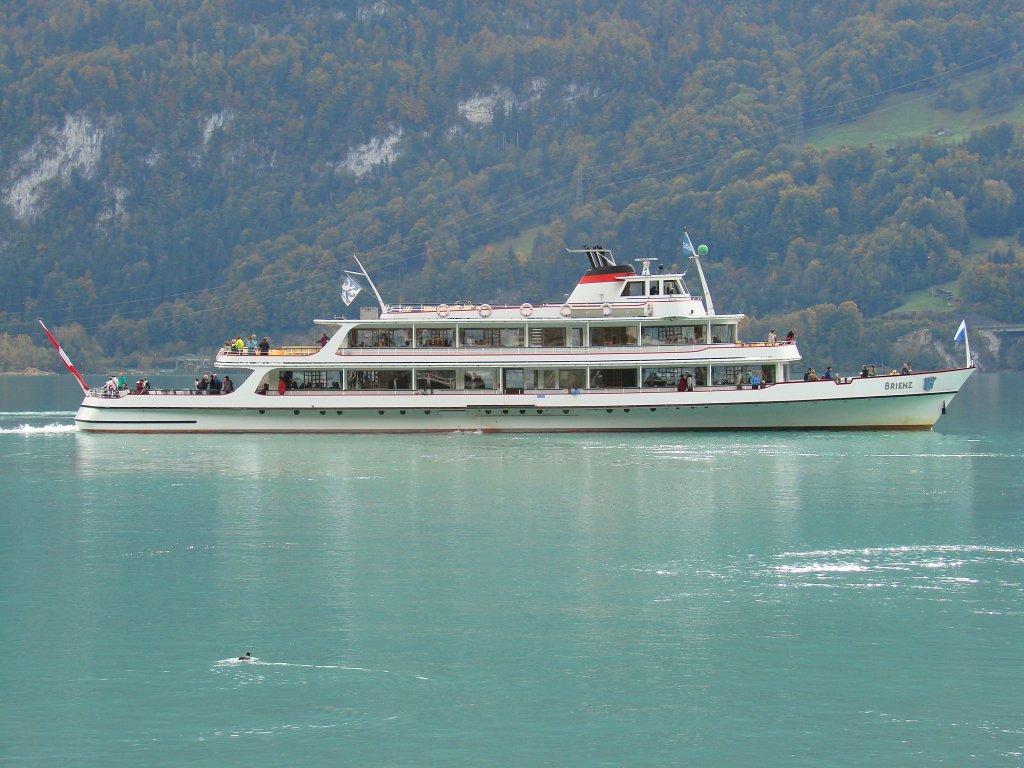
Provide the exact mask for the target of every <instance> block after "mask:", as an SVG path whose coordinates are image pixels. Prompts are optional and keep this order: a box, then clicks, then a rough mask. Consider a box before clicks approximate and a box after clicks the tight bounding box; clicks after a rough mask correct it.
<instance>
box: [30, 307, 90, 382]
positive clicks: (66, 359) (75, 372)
mask: <svg viewBox="0 0 1024 768" xmlns="http://www.w3.org/2000/svg"><path fill="white" fill-rule="evenodd" d="M39 325H40V326H42V328H43V333H45V334H46V338H48V339H49V340H50V343H51V344H53V348H54V349H56V350H57V354H58V355H60V359H61V360H62V361H63V362H64V367H65V368H67V369H68V371H70V373H71V375H72V376H74V377H75V378H76V379H78V383H79V385H80V386H81V387H82V391H83V392H85V394H87V395H88V394H89V385H88V384H86V383H85V379H83V378H82V374H80V373H79V372H78V369H77V368H75V366H74V363H72V362H71V358H69V357H68V356H67V355H66V354H65V353H64V350H63V349H61V348H60V344H58V343H57V340H56V339H55V338H53V334H52V333H50V329H49V328H47V327H46V326H45V325H43V321H42V320H40V321H39Z"/></svg>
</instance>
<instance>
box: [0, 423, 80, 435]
mask: <svg viewBox="0 0 1024 768" xmlns="http://www.w3.org/2000/svg"><path fill="white" fill-rule="evenodd" d="M77 431H78V427H76V426H75V425H74V424H43V425H39V426H35V425H32V424H19V425H18V426H16V427H0V435H66V434H67V433H69V432H77Z"/></svg>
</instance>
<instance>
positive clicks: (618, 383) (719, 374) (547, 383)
mask: <svg viewBox="0 0 1024 768" xmlns="http://www.w3.org/2000/svg"><path fill="white" fill-rule="evenodd" d="M755 374H756V375H757V376H759V377H760V379H761V381H762V382H763V383H765V384H771V383H774V381H775V380H776V375H775V374H776V371H775V365H774V364H771V365H713V366H690V367H681V366H658V367H646V366H644V367H630V368H590V369H584V368H484V367H477V368H449V369H445V368H438V369H417V370H406V369H399V370H381V369H353V370H346V371H315V370H311V371H280V372H278V375H277V380H274V378H273V374H271V375H270V377H268V379H267V380H266V381H265V382H264V383H265V384H266V387H267V389H268V390H275V391H277V390H278V386H279V382H282V381H283V382H284V389H286V390H316V391H324V390H346V391H385V390H390V391H400V392H401V391H413V390H420V391H433V390H478V389H482V390H505V391H515V390H520V391H529V390H558V389H562V390H572V389H637V388H679V386H680V383H681V381H685V380H686V379H687V378H688V379H689V381H686V383H687V384H688V385H689V386H695V387H706V386H723V385H728V386H736V385H743V384H750V381H751V376H752V375H755Z"/></svg>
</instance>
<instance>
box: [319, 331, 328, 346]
mask: <svg viewBox="0 0 1024 768" xmlns="http://www.w3.org/2000/svg"><path fill="white" fill-rule="evenodd" d="M328 341H330V339H328V338H327V334H326V333H325V334H324V335H323V336H321V337H320V346H321V347H326V346H327V342H328Z"/></svg>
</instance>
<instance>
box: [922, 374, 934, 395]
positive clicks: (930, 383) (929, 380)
mask: <svg viewBox="0 0 1024 768" xmlns="http://www.w3.org/2000/svg"><path fill="white" fill-rule="evenodd" d="M934 386H935V377H934V376H926V377H925V379H924V391H925V392H930V391H931V389H932V387H934Z"/></svg>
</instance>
